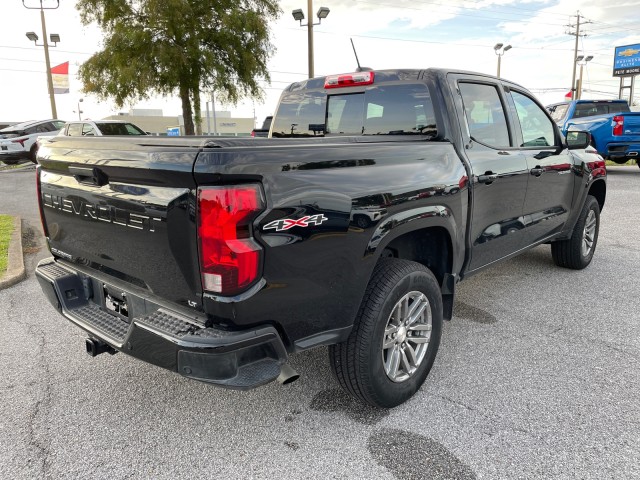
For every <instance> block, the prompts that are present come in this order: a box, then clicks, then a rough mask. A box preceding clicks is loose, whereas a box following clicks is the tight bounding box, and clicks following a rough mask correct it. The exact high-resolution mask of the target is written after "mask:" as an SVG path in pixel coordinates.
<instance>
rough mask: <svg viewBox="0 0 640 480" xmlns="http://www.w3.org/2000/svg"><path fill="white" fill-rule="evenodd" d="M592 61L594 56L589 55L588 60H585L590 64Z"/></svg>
mask: <svg viewBox="0 0 640 480" xmlns="http://www.w3.org/2000/svg"><path fill="white" fill-rule="evenodd" d="M591 60H593V55H589V56H588V57H587V58H585V59H584V61H585V62H590V61H591Z"/></svg>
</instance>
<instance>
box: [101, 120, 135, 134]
mask: <svg viewBox="0 0 640 480" xmlns="http://www.w3.org/2000/svg"><path fill="white" fill-rule="evenodd" d="M96 127H98V128H99V129H100V131H101V132H102V134H103V135H146V133H145V132H143V131H142V130H140V129H139V128H138V127H136V126H135V125H134V124H133V123H100V122H96Z"/></svg>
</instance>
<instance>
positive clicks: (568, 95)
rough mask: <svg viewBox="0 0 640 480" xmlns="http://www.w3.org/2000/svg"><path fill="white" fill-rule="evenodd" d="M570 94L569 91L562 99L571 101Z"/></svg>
mask: <svg viewBox="0 0 640 480" xmlns="http://www.w3.org/2000/svg"><path fill="white" fill-rule="evenodd" d="M571 93H572V92H571V90H569V91H568V92H567V94H566V95H565V96H564V98H566V99H567V100H571Z"/></svg>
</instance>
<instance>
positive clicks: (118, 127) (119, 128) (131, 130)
mask: <svg viewBox="0 0 640 480" xmlns="http://www.w3.org/2000/svg"><path fill="white" fill-rule="evenodd" d="M60 135H63V136H67V137H101V136H103V135H147V133H146V132H145V131H144V130H142V129H141V128H140V127H138V126H136V125H134V124H133V123H131V122H124V121H122V120H95V121H92V120H78V121H75V122H67V124H66V125H65V126H64V128H63V129H62V131H61V132H60Z"/></svg>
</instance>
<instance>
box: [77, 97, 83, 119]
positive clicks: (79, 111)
mask: <svg viewBox="0 0 640 480" xmlns="http://www.w3.org/2000/svg"><path fill="white" fill-rule="evenodd" d="M83 101H84V98H79V99H78V120H82V118H81V117H80V115H82V114H83V113H84V112H83V111H82V110H80V104H81V103H82V102H83Z"/></svg>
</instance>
